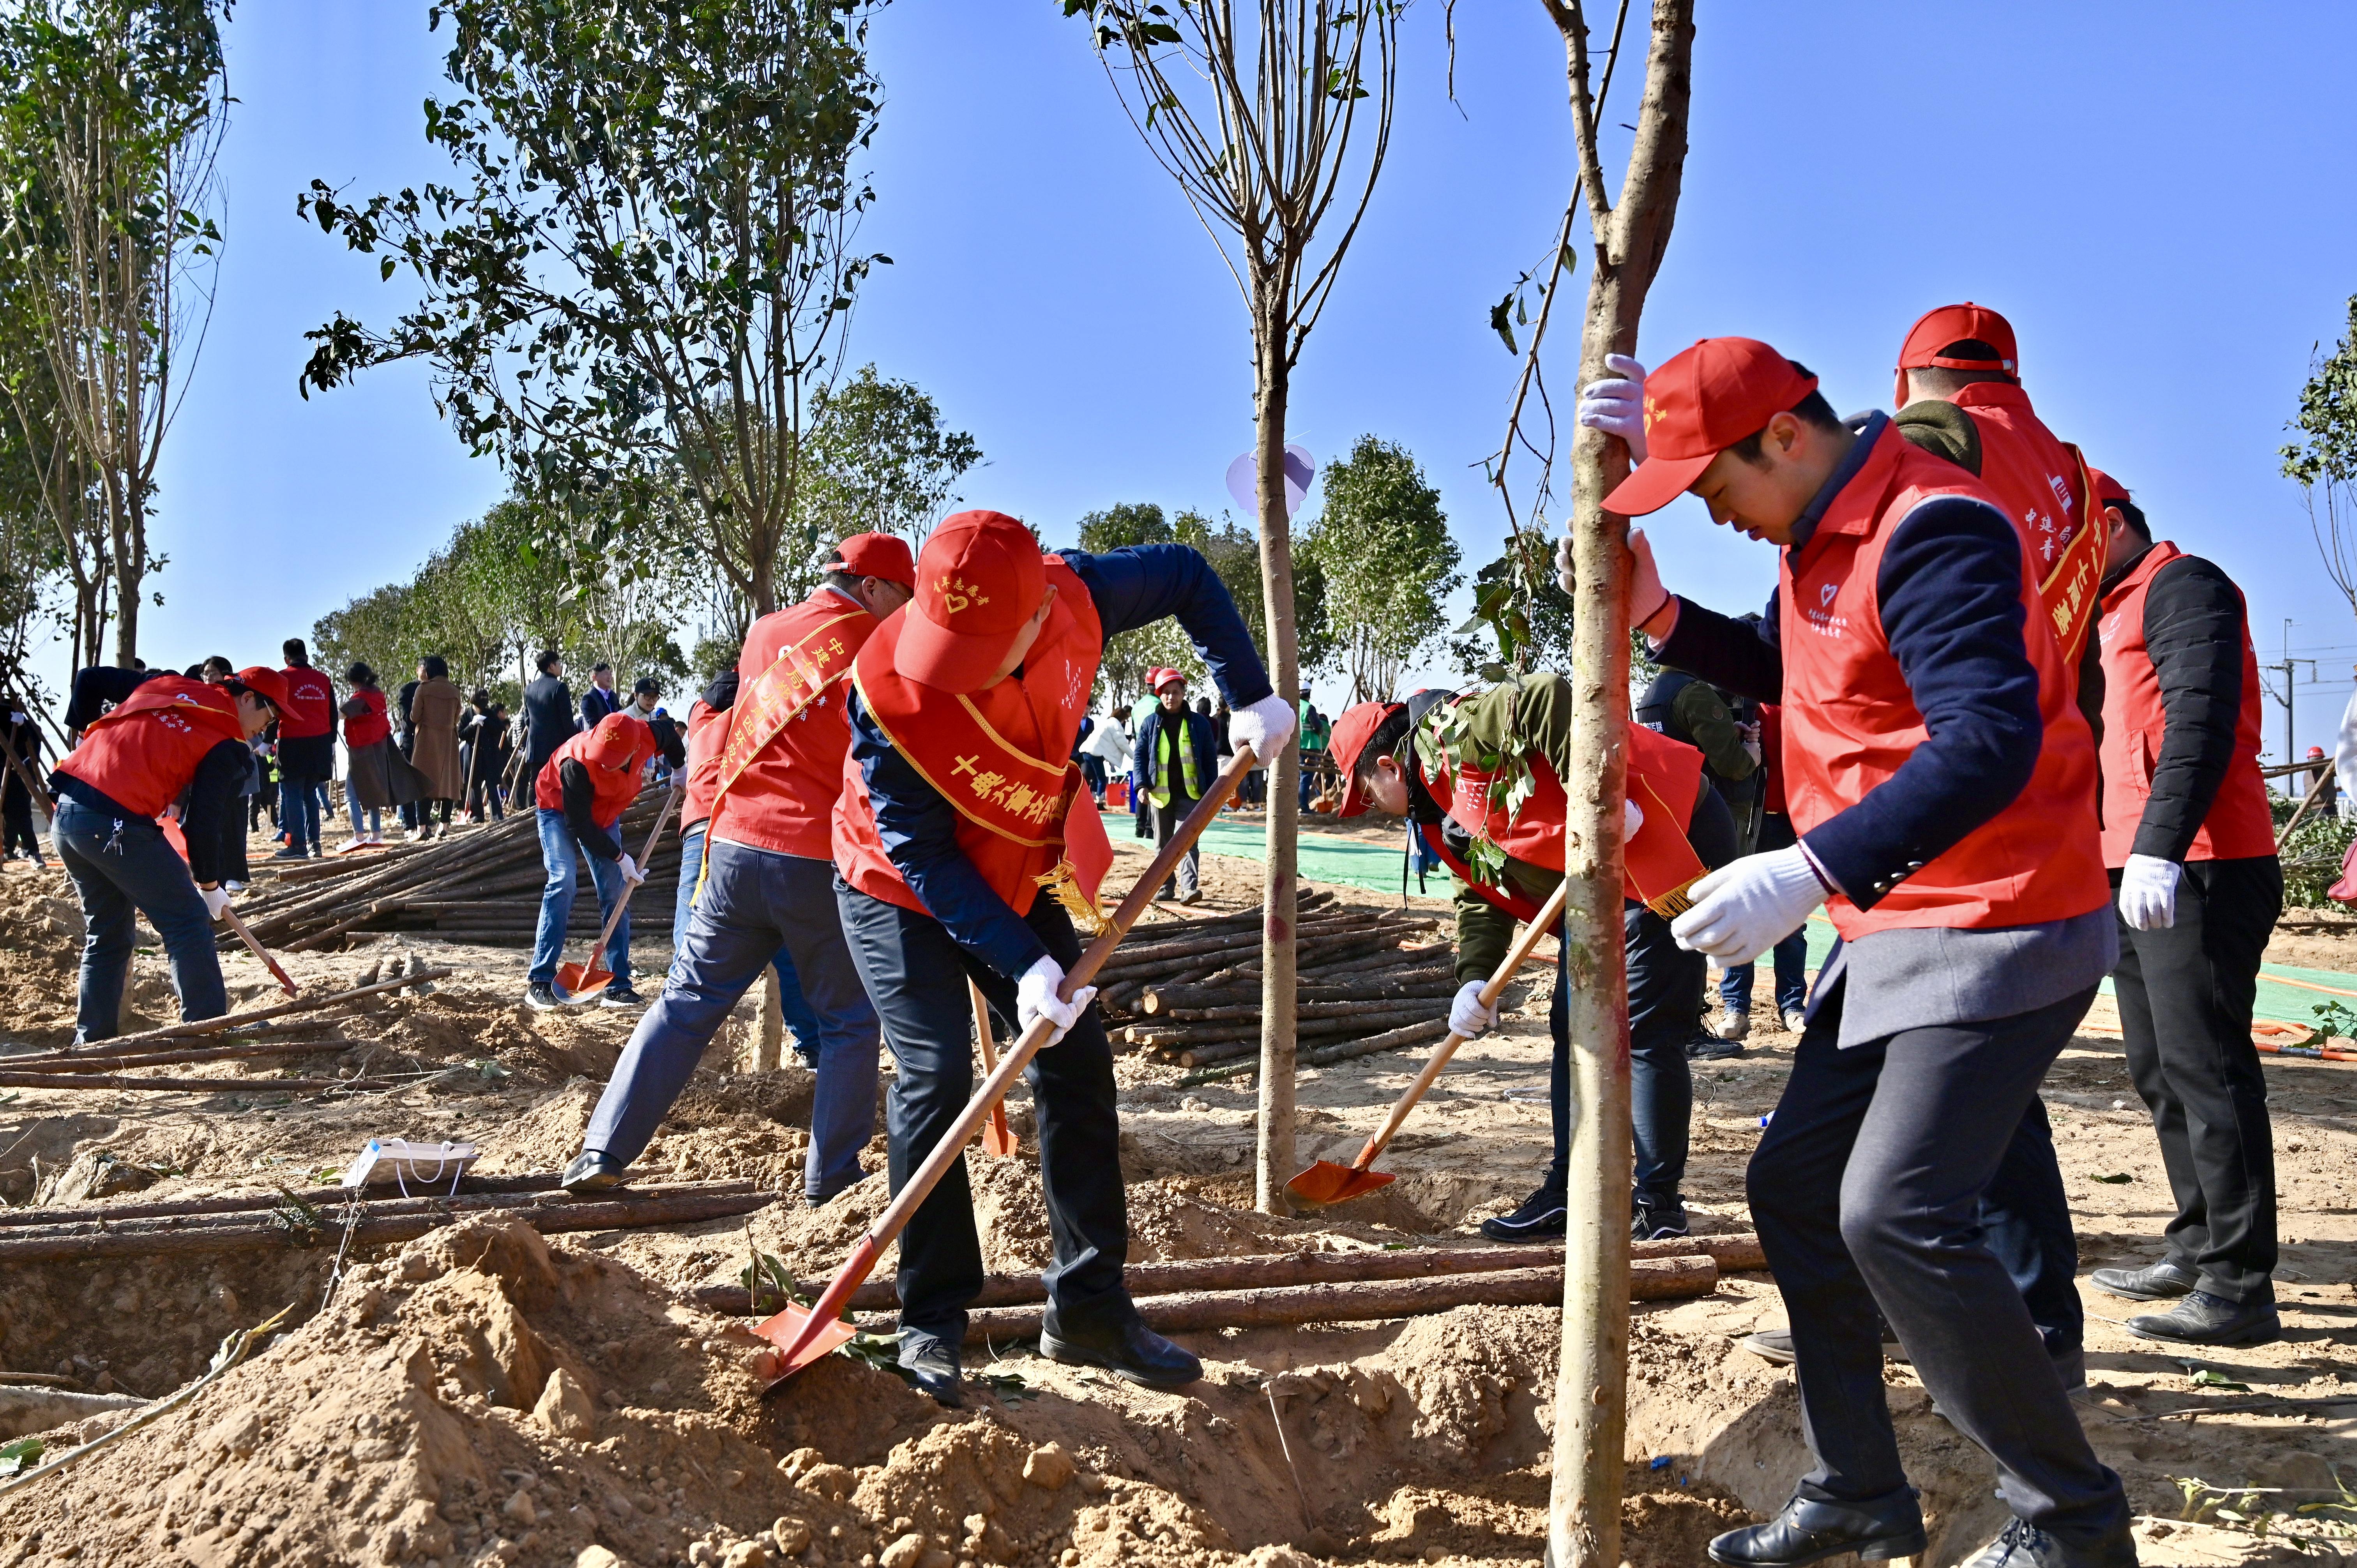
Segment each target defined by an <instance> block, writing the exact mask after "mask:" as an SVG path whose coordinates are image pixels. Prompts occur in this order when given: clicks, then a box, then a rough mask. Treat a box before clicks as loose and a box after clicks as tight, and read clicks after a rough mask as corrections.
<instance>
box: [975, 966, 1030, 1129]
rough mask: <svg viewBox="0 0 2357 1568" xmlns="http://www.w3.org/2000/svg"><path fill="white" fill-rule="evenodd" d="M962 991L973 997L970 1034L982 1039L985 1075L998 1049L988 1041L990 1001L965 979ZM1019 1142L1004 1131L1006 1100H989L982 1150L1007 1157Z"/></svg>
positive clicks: (992, 1066) (993, 1064)
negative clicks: (987, 1122)
mask: <svg viewBox="0 0 2357 1568" xmlns="http://www.w3.org/2000/svg"><path fill="white" fill-rule="evenodd" d="M965 990H966V994H967V995H968V996H970V997H972V998H973V999H974V1038H975V1039H977V1040H980V1041H981V1042H982V1072H983V1076H984V1077H985V1078H987V1077H989V1076H990V1075H991V1074H992V1073H994V1072H996V1071H997V1070H998V1050H997V1047H995V1046H993V1045H992V1044H991V1040H990V1004H988V1003H986V1002H985V1001H984V1000H983V999H982V987H981V986H979V985H976V984H975V983H974V982H973V981H971V980H969V981H967V982H966V983H965ZM1022 1146H1023V1145H1022V1144H1018V1143H1017V1142H1016V1141H1015V1134H1014V1133H1012V1132H1010V1131H1008V1130H1007V1126H1006V1101H1003V1100H994V1101H991V1102H990V1124H989V1125H988V1126H986V1127H985V1128H984V1129H983V1130H982V1152H983V1153H984V1154H985V1155H990V1156H991V1157H992V1158H993V1159H999V1160H1011V1159H1013V1158H1014V1157H1015V1151H1016V1150H1017V1149H1019V1148H1021V1147H1022Z"/></svg>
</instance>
